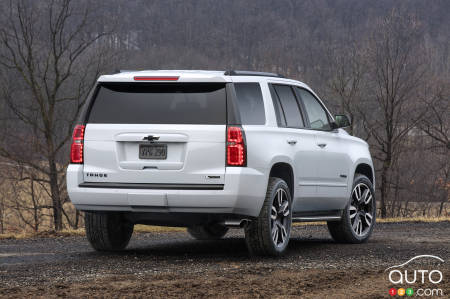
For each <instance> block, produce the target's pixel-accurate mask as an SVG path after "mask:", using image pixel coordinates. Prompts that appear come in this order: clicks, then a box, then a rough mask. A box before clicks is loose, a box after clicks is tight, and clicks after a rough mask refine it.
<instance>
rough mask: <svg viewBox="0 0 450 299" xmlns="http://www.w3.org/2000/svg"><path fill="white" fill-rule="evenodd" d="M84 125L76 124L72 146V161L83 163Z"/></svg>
mask: <svg viewBox="0 0 450 299" xmlns="http://www.w3.org/2000/svg"><path fill="white" fill-rule="evenodd" d="M83 142H84V126H83V125H76V126H75V128H74V129H73V135H72V145H71V146H70V163H76V164H83Z"/></svg>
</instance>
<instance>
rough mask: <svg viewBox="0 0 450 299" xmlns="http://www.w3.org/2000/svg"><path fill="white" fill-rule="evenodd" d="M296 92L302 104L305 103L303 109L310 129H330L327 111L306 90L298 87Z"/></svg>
mask: <svg viewBox="0 0 450 299" xmlns="http://www.w3.org/2000/svg"><path fill="white" fill-rule="evenodd" d="M298 92H299V93H300V96H301V98H302V101H303V104H304V105H305V110H306V113H307V114H308V118H309V123H310V125H311V129H315V130H324V131H329V130H331V126H330V122H329V121H328V116H327V112H326V111H325V109H324V108H323V107H322V105H321V104H320V103H319V101H318V100H317V99H316V98H315V97H314V96H313V95H312V94H311V93H310V92H309V91H307V90H304V89H302V88H298Z"/></svg>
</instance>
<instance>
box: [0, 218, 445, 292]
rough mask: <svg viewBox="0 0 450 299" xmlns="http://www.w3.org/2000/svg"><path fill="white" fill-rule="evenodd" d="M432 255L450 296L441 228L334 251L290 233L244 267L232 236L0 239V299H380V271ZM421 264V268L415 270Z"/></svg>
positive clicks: (313, 237) (326, 241) (235, 233)
mask: <svg viewBox="0 0 450 299" xmlns="http://www.w3.org/2000/svg"><path fill="white" fill-rule="evenodd" d="M421 254H430V255H436V256H439V257H441V258H442V259H444V260H445V261H446V262H445V263H444V264H441V265H439V267H440V269H441V271H442V272H443V274H444V280H443V282H441V283H440V284H439V287H440V288H441V289H443V291H444V292H445V295H447V296H448V294H450V282H449V280H450V279H449V278H450V276H449V275H450V261H449V257H450V222H438V223H397V224H378V225H377V226H376V228H375V230H374V235H373V236H372V238H371V240H370V241H369V242H368V243H366V244H360V245H344V244H336V243H334V242H333V241H332V239H331V238H330V237H329V234H328V231H327V229H326V226H324V225H314V226H309V225H308V226H295V227H294V230H293V233H292V238H291V241H290V243H289V250H288V253H287V255H286V256H285V257H282V258H279V259H271V258H250V257H249V256H248V253H247V249H246V247H245V243H244V240H243V234H242V232H241V231H240V230H232V231H230V232H229V233H228V234H227V236H226V237H225V239H223V240H219V241H196V240H194V239H192V238H191V237H190V236H189V235H188V234H187V233H184V232H170V233H145V234H144V233H141V234H135V235H134V236H133V238H132V241H131V243H130V245H129V247H128V248H127V250H126V251H124V252H121V253H98V252H95V251H93V250H92V249H91V248H90V246H89V244H88V242H87V241H86V239H85V238H83V237H79V236H77V237H56V238H54V237H53V238H35V239H25V240H0V297H17V298H24V297H26V296H31V297H45V298H48V297H59V296H67V297H79V296H99V297H110V296H113V297H144V296H145V297H151V296H153V297H167V296H173V297H265V296H272V297H285V296H288V297H306V298H308V297H309V298H317V297H322V298H323V297H333V298H340V297H342V298H344V297H359V296H361V295H362V296H369V297H380V298H381V297H387V296H388V289H389V287H390V286H391V285H390V284H389V283H388V281H387V275H386V272H384V270H385V269H386V268H387V267H389V266H392V265H397V264H401V263H403V262H406V261H407V260H409V259H410V258H412V257H414V256H416V255H421ZM424 262H425V263H426V262H427V261H426V260H425V261H423V262H421V264H420V265H423V263H424Z"/></svg>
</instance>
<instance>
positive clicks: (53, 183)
mask: <svg viewBox="0 0 450 299" xmlns="http://www.w3.org/2000/svg"><path fill="white" fill-rule="evenodd" d="M48 164H49V166H50V175H49V176H50V190H51V196H52V205H53V225H54V227H55V230H57V231H59V230H62V205H61V194H60V192H59V184H58V172H57V169H56V162H55V160H54V159H52V158H50V159H49V160H48Z"/></svg>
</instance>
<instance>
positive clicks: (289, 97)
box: [269, 84, 317, 212]
mask: <svg viewBox="0 0 450 299" xmlns="http://www.w3.org/2000/svg"><path fill="white" fill-rule="evenodd" d="M269 87H270V91H271V94H272V99H273V102H274V108H275V112H276V114H277V122H278V126H279V127H280V129H279V130H277V135H279V138H280V137H281V141H280V152H281V153H287V154H289V155H290V156H291V157H293V160H294V168H295V169H294V173H295V181H294V184H295V192H294V196H295V198H294V204H293V209H294V212H300V211H305V210H306V211H308V210H310V209H311V207H310V206H309V205H307V204H305V203H310V202H312V201H314V198H315V197H316V196H317V186H316V184H317V182H316V178H317V167H316V164H317V155H316V144H315V132H314V131H311V130H305V124H306V121H305V118H304V116H303V113H302V110H301V107H300V105H299V102H298V101H297V98H296V95H295V93H294V90H293V87H292V86H290V85H284V84H270V85H269Z"/></svg>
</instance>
